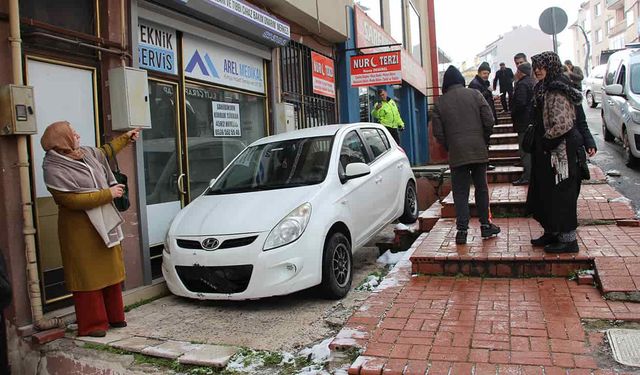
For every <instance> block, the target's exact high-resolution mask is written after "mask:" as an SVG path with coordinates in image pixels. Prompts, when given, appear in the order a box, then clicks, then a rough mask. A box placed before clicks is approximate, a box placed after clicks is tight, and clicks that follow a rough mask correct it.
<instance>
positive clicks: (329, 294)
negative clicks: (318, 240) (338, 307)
mask: <svg viewBox="0 0 640 375" xmlns="http://www.w3.org/2000/svg"><path fill="white" fill-rule="evenodd" d="M352 280H353V256H352V254H351V243H350V242H349V239H348V238H347V236H345V235H344V234H342V233H340V232H336V233H332V234H331V236H330V237H329V238H327V240H326V242H325V244H324V251H323V254H322V284H321V285H320V288H321V289H322V292H323V295H324V296H325V297H326V298H328V299H341V298H343V297H344V296H346V295H347V293H349V290H350V289H351V282H352Z"/></svg>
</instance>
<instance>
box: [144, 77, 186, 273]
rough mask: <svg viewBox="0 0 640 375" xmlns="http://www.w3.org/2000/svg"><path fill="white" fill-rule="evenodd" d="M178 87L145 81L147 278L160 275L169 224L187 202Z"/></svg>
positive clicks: (165, 83) (150, 80)
mask: <svg viewBox="0 0 640 375" xmlns="http://www.w3.org/2000/svg"><path fill="white" fill-rule="evenodd" d="M178 97H179V95H178V85H177V84H176V83H173V82H168V81H161V80H156V79H149V106H150V110H151V129H145V130H144V131H143V132H142V143H143V150H144V151H143V155H144V157H143V160H144V175H145V176H144V181H145V190H146V198H147V223H148V233H149V247H150V260H151V276H152V278H158V277H160V276H162V250H163V248H164V238H165V236H166V234H167V231H168V230H169V226H170V225H171V221H172V220H173V218H174V217H175V216H176V214H177V213H178V212H179V211H180V209H181V208H182V207H183V206H184V204H185V203H186V202H187V191H186V181H187V176H186V173H185V168H184V167H183V165H184V163H183V157H182V155H183V153H182V149H181V147H180V144H181V143H180V139H181V137H180V134H181V131H180V121H179V116H178V113H179V110H178V108H179V105H178Z"/></svg>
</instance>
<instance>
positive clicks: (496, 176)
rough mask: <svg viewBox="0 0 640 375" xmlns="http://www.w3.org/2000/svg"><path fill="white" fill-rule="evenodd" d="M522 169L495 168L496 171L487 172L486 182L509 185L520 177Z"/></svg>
mask: <svg viewBox="0 0 640 375" xmlns="http://www.w3.org/2000/svg"><path fill="white" fill-rule="evenodd" d="M522 172H523V169H522V167H514V166H496V169H494V170H492V171H488V172H487V181H488V182H489V183H490V184H496V183H511V182H513V181H515V180H517V179H518V178H520V176H521V175H522Z"/></svg>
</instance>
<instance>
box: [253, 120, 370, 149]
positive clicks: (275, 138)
mask: <svg viewBox="0 0 640 375" xmlns="http://www.w3.org/2000/svg"><path fill="white" fill-rule="evenodd" d="M362 127H376V128H382V126H381V125H380V124H375V123H372V122H357V123H353V124H334V125H323V126H316V127H313V128H306V129H299V130H292V131H289V132H286V133H281V134H276V135H272V136H269V137H265V138H261V139H258V140H257V141H255V142H253V143H252V144H251V145H250V146H256V145H262V144H266V143H272V142H281V141H287V140H290V139H301V138H313V137H333V136H335V135H336V134H338V132H340V131H342V132H346V131H349V130H352V129H357V128H362Z"/></svg>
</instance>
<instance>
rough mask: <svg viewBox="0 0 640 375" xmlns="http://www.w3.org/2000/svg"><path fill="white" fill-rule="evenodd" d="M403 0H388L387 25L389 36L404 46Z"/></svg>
mask: <svg viewBox="0 0 640 375" xmlns="http://www.w3.org/2000/svg"><path fill="white" fill-rule="evenodd" d="M403 3H404V1H403V0H389V19H390V22H389V26H390V28H389V29H390V31H391V37H392V38H393V39H395V40H396V42H398V43H402V46H403V47H404V46H405V40H404V12H403V8H404V4H403Z"/></svg>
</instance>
